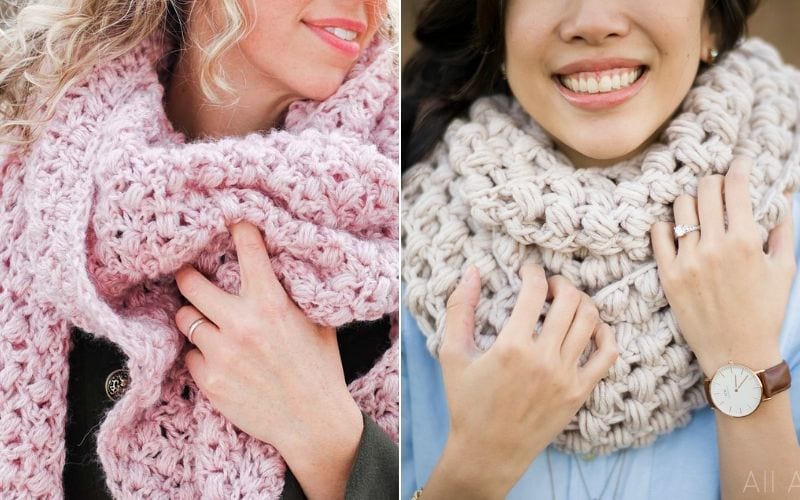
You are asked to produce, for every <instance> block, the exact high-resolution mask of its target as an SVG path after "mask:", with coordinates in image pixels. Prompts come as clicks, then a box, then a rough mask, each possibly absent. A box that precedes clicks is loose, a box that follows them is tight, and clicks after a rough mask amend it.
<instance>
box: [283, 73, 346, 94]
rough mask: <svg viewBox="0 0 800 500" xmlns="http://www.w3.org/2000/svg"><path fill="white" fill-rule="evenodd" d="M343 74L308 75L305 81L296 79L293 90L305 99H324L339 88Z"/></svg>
mask: <svg viewBox="0 0 800 500" xmlns="http://www.w3.org/2000/svg"><path fill="white" fill-rule="evenodd" d="M345 76H346V75H345V74H331V73H328V74H326V75H317V76H309V77H308V78H307V79H305V81H298V82H297V85H296V86H295V90H296V92H297V93H298V94H299V95H302V96H303V98H305V99H311V100H314V101H324V100H325V99H327V98H329V97H330V96H332V95H333V94H335V93H336V91H337V90H339V87H341V86H342V83H344V79H345Z"/></svg>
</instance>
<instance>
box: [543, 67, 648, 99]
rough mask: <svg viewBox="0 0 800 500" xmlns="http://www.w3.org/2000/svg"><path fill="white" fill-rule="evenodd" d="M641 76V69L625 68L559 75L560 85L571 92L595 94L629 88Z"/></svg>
mask: <svg viewBox="0 0 800 500" xmlns="http://www.w3.org/2000/svg"><path fill="white" fill-rule="evenodd" d="M641 74H642V68H625V69H612V70H606V71H598V72H591V73H575V74H572V75H561V76H559V77H558V78H559V80H560V81H561V83H562V84H563V85H564V86H565V87H567V88H568V89H570V90H571V91H573V92H580V93H583V94H597V93H598V92H612V91H614V90H619V89H622V88H625V87H629V86H631V85H632V84H633V83H634V82H635V81H636V80H637V79H638V78H639V77H640V76H641Z"/></svg>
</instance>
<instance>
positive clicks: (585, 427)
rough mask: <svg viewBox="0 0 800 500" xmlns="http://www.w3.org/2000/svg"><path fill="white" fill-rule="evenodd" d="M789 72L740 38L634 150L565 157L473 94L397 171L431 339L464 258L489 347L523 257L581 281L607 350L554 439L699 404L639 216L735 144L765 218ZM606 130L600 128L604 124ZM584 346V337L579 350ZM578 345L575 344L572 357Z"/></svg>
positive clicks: (629, 424)
mask: <svg viewBox="0 0 800 500" xmlns="http://www.w3.org/2000/svg"><path fill="white" fill-rule="evenodd" d="M798 104H800V77H798V73H797V71H796V70H794V69H792V68H790V67H788V66H785V65H784V64H783V63H782V62H781V61H780V57H779V56H778V54H777V53H776V52H775V51H774V49H772V48H771V47H770V46H768V45H767V44H765V43H763V42H761V41H758V40H750V41H747V42H744V43H743V44H742V45H741V46H740V47H739V48H737V49H735V50H734V51H732V52H730V53H728V54H727V55H726V56H725V57H724V58H722V59H721V61H720V62H719V63H718V64H717V65H715V66H713V67H711V68H710V69H708V70H707V71H706V72H704V73H703V74H702V75H700V76H699V77H698V79H697V82H696V84H695V86H694V87H693V88H692V90H691V91H690V92H689V94H688V96H687V97H686V99H685V101H684V103H683V105H682V108H681V111H680V113H679V114H678V115H677V117H676V118H675V119H673V121H672V122H671V123H670V124H669V126H668V127H667V129H666V130H665V132H664V133H663V135H662V137H661V138H660V140H659V141H658V142H657V143H656V144H654V145H652V146H651V147H650V148H649V149H648V150H647V151H645V152H644V153H642V154H641V155H639V156H638V157H637V158H634V159H632V160H629V161H627V162H624V163H620V164H618V165H615V166H612V167H608V168H584V169H576V168H574V167H573V166H572V165H571V164H570V163H569V161H568V160H567V159H566V157H564V156H563V155H562V154H561V153H559V152H557V151H556V150H555V149H554V147H553V143H552V141H551V140H550V139H549V138H548V136H547V135H546V134H545V133H544V131H543V130H542V129H541V128H540V127H539V126H538V125H537V124H536V123H534V122H533V121H532V120H531V118H530V117H529V116H528V115H527V114H526V113H525V111H524V110H523V109H522V108H521V107H520V105H519V104H518V103H517V102H516V101H514V100H513V99H511V98H508V97H505V96H494V97H486V98H481V99H479V100H477V101H475V102H474V103H473V105H472V107H471V108H470V111H469V119H468V120H465V119H459V120H455V121H454V122H453V123H452V124H451V125H450V126H449V127H448V129H447V131H446V133H445V136H444V140H443V141H442V143H441V144H439V146H437V149H436V150H435V152H434V153H433V154H432V155H431V157H430V158H428V160H427V161H425V162H423V163H420V164H418V165H416V166H415V167H414V168H413V169H412V170H411V171H410V172H409V173H408V174H407V176H406V177H405V179H404V188H403V218H402V221H403V222H402V224H403V242H404V243H403V245H404V249H403V259H404V262H403V278H404V280H405V282H406V285H407V287H406V292H407V295H406V302H405V303H406V304H407V307H408V308H409V310H410V311H411V313H412V314H413V315H414V316H415V317H416V319H417V321H418V324H419V327H420V328H421V330H422V331H423V333H424V334H425V335H426V336H427V344H428V347H429V349H430V350H431V352H433V353H434V354H435V353H436V352H437V350H438V346H439V341H440V339H441V335H442V331H443V327H444V318H445V302H446V300H447V297H448V296H449V295H450V293H451V292H452V291H453V289H454V288H455V286H456V283H457V282H458V280H459V278H460V276H461V275H462V273H463V271H464V270H465V269H466V268H467V266H468V265H470V264H476V265H477V266H478V268H479V269H480V272H481V276H482V282H483V283H482V292H481V293H482V295H481V300H480V303H479V304H478V308H477V311H476V331H475V336H476V341H477V343H478V345H479V347H481V348H482V349H487V348H488V347H489V346H490V345H491V344H492V342H493V341H494V339H495V336H496V335H497V332H498V331H500V330H501V329H502V327H503V325H504V323H505V321H506V319H507V318H508V316H509V314H510V311H511V309H512V307H513V305H514V302H515V300H516V297H517V294H518V291H519V287H520V280H519V275H518V273H519V268H520V266H521V264H522V263H523V262H524V261H526V260H527V259H533V260H535V261H536V262H537V263H539V264H541V265H543V266H544V267H545V269H546V270H547V272H548V275H550V274H562V275H564V276H565V277H566V278H568V279H569V280H570V281H571V282H572V283H573V284H575V285H576V286H578V287H579V288H581V289H582V290H584V291H586V292H587V293H589V295H591V296H592V297H593V299H594V301H595V303H596V304H597V306H598V308H599V309H600V314H601V318H602V319H603V320H604V321H606V322H607V323H609V324H610V325H612V326H613V328H614V329H615V333H616V338H617V342H618V344H619V347H620V356H619V358H618V360H617V362H616V363H615V365H614V366H613V367H612V369H611V370H610V373H609V376H608V377H606V378H605V379H604V380H602V381H601V382H600V383H599V384H598V385H597V387H595V389H594V392H593V393H592V395H591V396H590V398H589V400H588V401H587V402H586V403H585V405H584V406H583V407H582V408H581V410H580V411H579V412H578V414H577V415H576V417H575V418H574V419H573V420H572V422H571V423H570V424H569V425H568V426H567V427H566V428H565V429H564V430H563V432H562V433H561V434H559V435H558V437H557V438H556V440H555V445H556V446H558V447H559V448H561V449H563V450H566V451H570V452H580V453H585V452H595V453H608V452H612V451H615V450H619V449H622V448H627V447H630V446H644V445H647V444H649V443H651V442H652V441H653V440H655V438H656V437H657V436H658V435H660V434H664V433H667V432H670V431H671V430H673V429H675V428H676V427H680V426H683V425H686V424H687V423H688V422H689V420H690V418H691V414H690V411H691V410H692V409H695V408H698V407H700V406H701V405H703V404H704V402H705V399H704V395H703V390H702V373H701V371H700V369H699V367H698V365H697V362H696V360H695V359H694V357H693V355H692V353H691V351H690V350H689V347H688V346H687V344H686V342H685V341H684V339H683V337H682V335H681V332H680V330H679V328H678V325H677V322H676V320H675V318H674V316H673V315H672V313H671V311H670V309H669V306H668V304H667V300H666V298H665V297H664V293H663V291H662V289H661V286H660V283H659V279H658V274H657V270H656V266H655V262H654V260H653V256H652V249H651V246H650V226H651V225H652V224H653V223H654V222H656V221H657V220H673V214H672V203H673V201H674V200H675V198H677V196H678V195H680V194H681V193H683V192H688V193H690V194H693V195H694V194H696V186H697V179H698V178H699V177H701V176H704V175H707V174H711V173H719V174H724V173H725V172H726V171H727V168H728V165H729V164H730V162H731V159H732V158H733V156H734V154H746V155H748V156H750V157H752V158H754V160H755V162H754V163H755V165H754V168H753V172H752V175H751V179H750V180H751V195H752V198H753V200H754V209H755V212H756V218H757V220H758V222H759V224H760V226H761V228H762V236H763V237H764V239H765V240H766V236H767V232H768V230H769V229H771V228H772V227H774V226H775V225H776V224H777V223H778V222H779V221H780V219H781V218H782V217H783V216H784V214H785V213H786V212H787V203H786V200H785V198H784V197H783V196H780V194H781V192H782V191H784V190H791V191H795V190H797V188H798V185H799V184H800V183H799V181H800V131H799V130H798V124H797V122H798V117H799V116H800V113H799V112H798ZM609 140H613V138H612V137H609ZM586 355H588V350H587V352H586V353H584V356H586ZM584 359H585V357H584Z"/></svg>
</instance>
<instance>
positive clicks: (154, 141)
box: [0, 40, 399, 499]
mask: <svg viewBox="0 0 800 500" xmlns="http://www.w3.org/2000/svg"><path fill="white" fill-rule="evenodd" d="M163 53H164V47H163V46H162V45H161V44H160V43H156V42H155V41H154V40H147V41H146V42H144V43H142V44H141V45H140V46H139V47H137V48H136V49H135V50H133V51H131V52H129V53H128V54H126V55H124V56H122V57H120V58H118V59H116V60H114V61H111V62H109V63H106V64H103V65H100V66H98V67H97V68H95V69H94V70H93V71H92V73H91V74H90V75H89V76H88V77H87V78H86V79H85V81H83V82H82V83H80V84H79V85H76V86H75V87H74V88H72V89H71V90H70V91H69V92H68V93H67V95H66V96H65V97H64V98H63V99H62V101H61V103H60V105H59V109H58V112H57V114H56V116H55V118H54V119H53V120H52V121H51V122H50V123H49V124H48V125H47V127H46V129H45V131H44V134H43V135H42V136H41V138H40V139H39V140H38V141H37V142H36V143H35V144H34V146H33V148H32V150H31V151H30V152H29V153H28V154H26V155H25V156H21V155H19V154H14V153H13V152H11V153H10V154H9V155H8V157H7V158H5V161H4V162H2V163H0V169H1V170H0V175H2V177H0V178H1V179H2V186H1V187H2V192H0V203H2V210H1V211H0V234H2V235H3V239H2V243H0V493H1V495H0V496H2V497H4V498H8V497H13V498H18V497H23V498H29V497H46V498H60V497H61V496H63V493H62V486H61V477H62V469H63V466H64V456H65V455H64V453H65V446H64V428H65V416H66V399H65V398H66V390H67V380H68V373H67V372H68V361H67V359H68V358H67V356H68V352H69V348H70V340H69V339H70V330H71V328H72V327H73V326H77V327H80V328H82V329H84V330H86V331H88V332H92V333H93V334H94V335H96V336H98V337H105V338H107V339H108V340H110V341H112V342H114V343H116V344H117V345H118V346H119V348H120V349H121V350H122V351H123V352H124V353H125V354H126V355H127V356H128V358H129V361H128V369H129V371H130V375H131V384H130V386H129V389H128V391H127V392H126V394H125V396H124V397H123V398H122V399H121V400H119V401H118V402H117V403H116V404H115V406H114V407H113V409H112V410H111V411H110V412H109V413H108V414H107V416H106V419H105V421H104V422H103V424H102V426H101V428H100V431H99V434H98V454H99V456H100V459H101V461H102V465H103V468H104V471H105V474H106V482H107V485H108V487H109V489H110V491H111V493H112V494H113V495H114V496H115V497H122V498H130V497H145V498H179V499H181V498H186V499H189V498H192V499H194V498H200V497H202V498H239V497H247V498H273V497H278V496H279V495H280V493H281V491H282V489H283V477H284V472H285V464H284V462H283V461H282V460H281V458H280V456H279V455H278V454H277V452H276V451H275V450H274V448H272V447H271V446H269V445H267V444H265V443H262V442H260V441H258V440H256V439H254V438H251V437H249V436H248V435H246V434H244V433H242V432H240V431H238V430H237V429H236V428H235V427H234V426H233V425H232V424H231V423H230V422H229V421H228V420H227V419H225V418H224V417H223V416H221V415H220V414H219V413H218V412H217V411H215V410H214V409H213V408H212V407H211V405H210V403H209V402H208V400H207V399H205V397H204V396H203V395H202V394H201V393H200V392H199V391H198V390H197V388H196V386H195V384H194V382H193V381H192V379H191V377H190V375H189V374H188V372H187V370H186V368H185V366H184V364H183V356H182V353H183V352H185V351H186V350H187V349H188V346H187V344H186V342H185V340H184V338H183V335H182V334H181V333H180V332H179V331H178V330H177V328H176V326H175V323H174V314H175V312H176V311H177V309H178V308H179V307H180V306H181V305H182V301H181V296H180V294H179V292H178V289H177V287H176V285H175V282H174V274H175V272H176V271H177V270H178V269H179V268H180V267H181V266H182V265H184V264H186V263H192V264H194V265H195V266H196V267H197V268H198V269H199V270H201V271H202V272H204V274H205V275H206V276H208V277H209V278H210V279H212V280H213V281H214V282H215V283H216V284H218V286H220V287H222V288H224V289H225V290H227V291H229V292H232V293H236V292H237V291H238V287H239V274H238V264H237V262H236V257H235V250H234V248H233V244H232V241H231V238H230V235H229V233H228V230H227V228H226V226H227V225H230V224H232V223H234V222H237V221H239V220H247V221H250V222H252V223H254V224H256V225H257V226H258V227H260V228H261V230H262V231H263V233H264V235H265V240H266V243H267V248H268V251H269V252H270V256H271V259H272V264H273V267H274V269H275V271H276V274H277V275H278V277H279V278H280V280H281V282H282V284H283V286H284V287H285V289H286V291H287V292H288V293H289V294H290V295H291V297H292V298H293V299H294V301H295V302H296V303H297V304H298V305H299V306H300V308H301V309H302V310H303V311H304V312H305V313H306V314H307V315H308V316H309V317H310V318H311V319H312V320H314V321H315V322H318V323H321V324H326V325H331V326H339V325H343V324H345V323H348V322H351V321H354V320H372V319H377V318H379V317H381V316H382V315H384V314H387V313H392V314H394V316H393V318H394V319H393V322H392V323H393V327H392V334H391V339H392V346H391V347H390V348H389V349H388V350H387V351H386V353H385V354H384V355H383V356H382V358H381V359H380V360H379V361H378V362H377V363H376V364H375V366H374V367H373V368H372V369H371V371H369V372H368V373H367V374H366V375H364V376H362V377H361V378H359V379H357V380H356V381H354V382H353V383H352V384H351V386H350V390H351V393H352V394H353V396H354V398H355V400H356V401H357V402H358V404H359V405H360V407H361V408H362V410H364V411H365V412H366V413H367V414H369V415H371V416H372V418H373V419H375V421H376V422H378V424H379V425H380V426H381V427H382V428H383V429H384V430H385V431H386V432H387V433H388V434H389V435H390V436H391V437H392V439H394V440H395V441H397V436H398V342H397V325H396V311H397V308H398V302H397V300H398V283H399V279H398V271H397V263H398V251H399V248H398V234H399V233H398V189H399V186H398V183H399V177H398V173H397V159H398V135H397V130H398V116H397V112H398V100H397V99H398V98H397V76H396V75H397V73H396V64H397V63H396V52H395V51H394V50H393V49H390V48H388V45H387V43H386V42H383V41H378V42H376V43H374V44H373V45H372V46H371V47H370V48H369V49H368V50H367V52H366V53H365V54H364V56H363V57H362V59H361V60H360V61H359V63H358V64H357V65H356V67H355V68H354V69H353V71H352V72H351V75H350V76H349V77H348V79H347V81H346V82H345V83H344V85H343V86H342V87H341V89H340V90H339V91H338V92H337V93H336V95H334V96H333V97H331V98H330V99H328V100H327V101H325V102H322V103H312V102H304V103H297V104H295V105H293V106H292V107H291V108H290V111H289V114H288V117H287V119H286V123H285V128H284V129H283V130H273V131H271V132H269V133H267V134H250V135H248V136H246V137H243V138H225V139H221V140H216V141H198V142H195V143H187V142H186V140H185V138H184V136H183V135H182V134H180V133H177V132H176V131H174V130H173V128H172V126H171V124H170V122H169V121H168V119H167V117H166V115H165V113H164V109H163V104H162V99H163V91H164V89H163V87H162V85H161V84H160V83H159V80H158V71H157V69H156V68H157V63H158V61H159V59H160V57H161V56H162V54H163ZM184 387H189V388H190V397H189V398H188V399H184V398H182V397H181V394H182V393H183V391H184ZM326 417H330V416H326Z"/></svg>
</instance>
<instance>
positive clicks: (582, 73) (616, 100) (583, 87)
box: [553, 58, 648, 111]
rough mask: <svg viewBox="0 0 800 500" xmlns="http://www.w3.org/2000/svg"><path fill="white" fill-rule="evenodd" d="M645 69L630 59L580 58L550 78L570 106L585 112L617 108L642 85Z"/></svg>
mask: <svg viewBox="0 0 800 500" xmlns="http://www.w3.org/2000/svg"><path fill="white" fill-rule="evenodd" d="M647 74H648V67H647V66H646V65H645V64H643V63H642V62H641V61H637V60H633V59H620V58H607V59H584V60H581V61H577V62H574V63H571V64H568V65H566V66H564V67H562V68H560V69H559V70H558V71H556V73H555V74H554V75H553V83H554V84H555V86H556V89H558V91H559V92H560V93H561V95H562V96H564V98H565V99H566V100H567V102H569V103H570V104H572V105H574V106H576V107H578V108H581V109H585V110H589V111H597V110H603V109H607V108H611V107H614V106H618V105H620V104H622V103H624V102H626V101H627V100H628V99H630V98H632V97H633V96H635V95H636V94H638V93H639V91H640V90H641V89H642V87H643V86H644V85H645V83H646V81H647Z"/></svg>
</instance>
